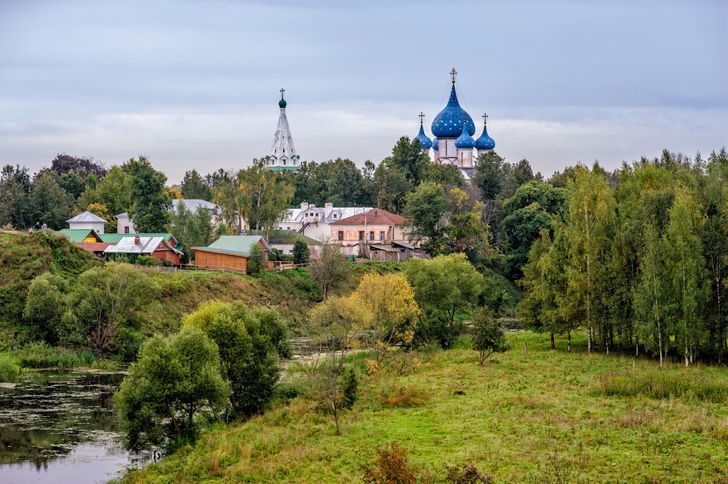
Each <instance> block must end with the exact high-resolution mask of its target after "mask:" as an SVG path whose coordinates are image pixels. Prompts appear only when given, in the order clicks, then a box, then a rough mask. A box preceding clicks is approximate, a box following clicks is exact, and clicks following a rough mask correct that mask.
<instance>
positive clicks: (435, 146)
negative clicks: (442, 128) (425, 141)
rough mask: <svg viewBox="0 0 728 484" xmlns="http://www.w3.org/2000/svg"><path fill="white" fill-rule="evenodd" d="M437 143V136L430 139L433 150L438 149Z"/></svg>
mask: <svg viewBox="0 0 728 484" xmlns="http://www.w3.org/2000/svg"><path fill="white" fill-rule="evenodd" d="M438 145H439V143H438V142H437V138H435V139H434V140H433V141H432V149H433V150H435V151H437V149H438Z"/></svg>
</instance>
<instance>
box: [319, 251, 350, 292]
mask: <svg viewBox="0 0 728 484" xmlns="http://www.w3.org/2000/svg"><path fill="white" fill-rule="evenodd" d="M346 274H347V266H346V259H345V257H344V256H343V255H342V254H341V247H340V246H339V245H337V244H324V245H323V246H322V247H321V257H320V258H319V260H318V261H316V262H315V263H314V264H311V278H312V279H313V280H314V281H315V282H316V284H317V285H318V287H319V289H320V290H321V294H322V296H323V299H324V301H325V300H326V298H327V297H328V295H329V292H330V291H331V290H332V289H334V288H336V287H337V286H338V285H339V284H340V283H341V282H342V281H343V280H344V278H345V277H346Z"/></svg>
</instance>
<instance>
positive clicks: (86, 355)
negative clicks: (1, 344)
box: [15, 341, 95, 368]
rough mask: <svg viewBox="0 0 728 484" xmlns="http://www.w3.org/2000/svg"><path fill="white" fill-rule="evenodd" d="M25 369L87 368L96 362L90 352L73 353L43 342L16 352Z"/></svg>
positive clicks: (32, 344) (29, 345)
mask: <svg viewBox="0 0 728 484" xmlns="http://www.w3.org/2000/svg"><path fill="white" fill-rule="evenodd" d="M15 356H16V357H17V359H18V360H19V361H20V366H22V367H23V368H73V367H74V366H86V365H90V364H91V363H93V362H94V361H95V358H94V355H93V353H91V352H90V351H88V350H86V351H73V350H69V349H65V348H61V347H58V346H48V344H46V343H44V342H42V341H35V342H33V343H30V344H27V345H26V346H24V347H22V348H21V349H19V350H17V351H16V352H15Z"/></svg>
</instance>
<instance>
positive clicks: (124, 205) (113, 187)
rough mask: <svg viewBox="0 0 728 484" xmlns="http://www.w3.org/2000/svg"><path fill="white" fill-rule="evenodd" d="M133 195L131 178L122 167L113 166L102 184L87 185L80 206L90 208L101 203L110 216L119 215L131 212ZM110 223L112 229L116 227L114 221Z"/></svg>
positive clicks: (79, 201)
mask: <svg viewBox="0 0 728 484" xmlns="http://www.w3.org/2000/svg"><path fill="white" fill-rule="evenodd" d="M131 194H132V190H131V176H130V175H129V174H128V173H127V172H126V171H124V170H123V169H122V168H121V167H119V166H112V167H111V169H110V170H109V171H108V173H107V174H106V176H105V177H104V178H103V180H102V181H101V182H100V183H98V184H96V185H92V184H88V183H87V185H86V189H85V191H84V192H83V194H81V197H80V198H79V200H78V205H79V206H80V207H88V206H89V205H91V204H94V203H101V204H103V205H105V206H106V208H107V209H108V211H109V215H111V216H114V215H119V214H120V213H123V212H129V210H131V204H132V203H131V201H132V195H131ZM107 220H109V219H107ZM109 222H112V227H113V226H115V225H116V222H114V221H113V220H109Z"/></svg>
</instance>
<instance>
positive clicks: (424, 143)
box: [413, 121, 432, 150]
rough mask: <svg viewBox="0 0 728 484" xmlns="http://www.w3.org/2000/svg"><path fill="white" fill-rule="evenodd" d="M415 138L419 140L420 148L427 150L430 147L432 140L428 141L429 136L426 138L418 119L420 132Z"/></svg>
mask: <svg viewBox="0 0 728 484" xmlns="http://www.w3.org/2000/svg"><path fill="white" fill-rule="evenodd" d="M415 140H417V141H419V142H420V145H421V146H422V148H424V149H426V150H429V149H430V148H432V141H430V138H428V137H427V135H426V134H425V129H424V128H423V126H422V122H421V121H420V132H419V133H417V136H416V137H415ZM413 141H414V140H413Z"/></svg>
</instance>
